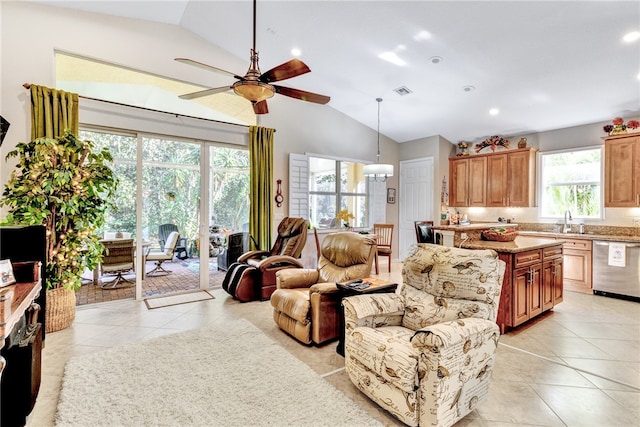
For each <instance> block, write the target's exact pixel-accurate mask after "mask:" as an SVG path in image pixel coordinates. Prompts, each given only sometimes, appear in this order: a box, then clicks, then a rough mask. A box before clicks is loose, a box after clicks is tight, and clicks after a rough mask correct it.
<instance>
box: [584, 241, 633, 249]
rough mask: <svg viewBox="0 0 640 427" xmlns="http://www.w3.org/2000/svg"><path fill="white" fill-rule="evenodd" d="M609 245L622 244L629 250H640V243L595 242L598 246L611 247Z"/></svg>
mask: <svg viewBox="0 0 640 427" xmlns="http://www.w3.org/2000/svg"><path fill="white" fill-rule="evenodd" d="M609 243H622V244H623V245H625V246H626V247H627V248H640V243H626V242H602V241H597V240H595V241H594V242H593V244H594V245H598V246H609Z"/></svg>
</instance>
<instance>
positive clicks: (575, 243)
mask: <svg viewBox="0 0 640 427" xmlns="http://www.w3.org/2000/svg"><path fill="white" fill-rule="evenodd" d="M562 240H564V242H563V244H562V246H563V247H564V248H565V249H577V250H582V251H590V250H591V240H583V239H562Z"/></svg>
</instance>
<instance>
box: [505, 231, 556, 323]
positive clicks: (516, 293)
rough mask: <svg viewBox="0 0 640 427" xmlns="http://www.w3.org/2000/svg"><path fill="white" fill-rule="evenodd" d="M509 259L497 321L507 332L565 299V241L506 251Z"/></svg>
mask: <svg viewBox="0 0 640 427" xmlns="http://www.w3.org/2000/svg"><path fill="white" fill-rule="evenodd" d="M497 250H498V256H499V257H500V259H501V260H503V261H504V262H505V263H506V267H507V268H506V271H505V277H504V281H503V284H502V293H501V296H500V306H499V309H498V318H497V320H496V323H497V324H498V326H500V330H501V331H502V332H503V333H504V332H505V331H506V330H507V329H509V328H514V327H516V326H518V325H521V324H523V323H524V322H526V321H528V320H531V319H533V318H535V317H536V316H539V315H540V314H542V313H544V312H546V311H548V310H550V309H552V308H553V307H554V306H555V305H557V304H559V303H560V302H562V298H563V279H562V274H563V273H562V269H563V258H562V251H563V249H562V243H561V242H557V243H555V242H552V243H550V244H548V245H547V246H545V247H541V248H536V249H531V250H522V251H520V252H515V253H514V252H513V251H511V252H503V251H500V250H499V249H497Z"/></svg>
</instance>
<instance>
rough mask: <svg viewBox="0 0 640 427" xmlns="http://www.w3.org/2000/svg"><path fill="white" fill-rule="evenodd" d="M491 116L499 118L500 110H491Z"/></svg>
mask: <svg viewBox="0 0 640 427" xmlns="http://www.w3.org/2000/svg"><path fill="white" fill-rule="evenodd" d="M489 114H491V115H492V116H497V115H498V114H500V110H498V109H497V108H492V109H490V110H489Z"/></svg>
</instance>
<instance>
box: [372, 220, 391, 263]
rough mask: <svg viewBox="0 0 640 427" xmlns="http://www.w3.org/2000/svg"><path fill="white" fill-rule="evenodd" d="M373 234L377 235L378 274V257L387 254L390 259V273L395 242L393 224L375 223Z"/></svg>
mask: <svg viewBox="0 0 640 427" xmlns="http://www.w3.org/2000/svg"><path fill="white" fill-rule="evenodd" d="M373 234H375V235H376V244H377V245H378V251H377V252H376V260H375V261H376V262H375V264H376V274H378V273H379V269H378V257H381V256H386V257H387V258H388V259H389V273H391V244H392V242H393V224H373Z"/></svg>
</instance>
